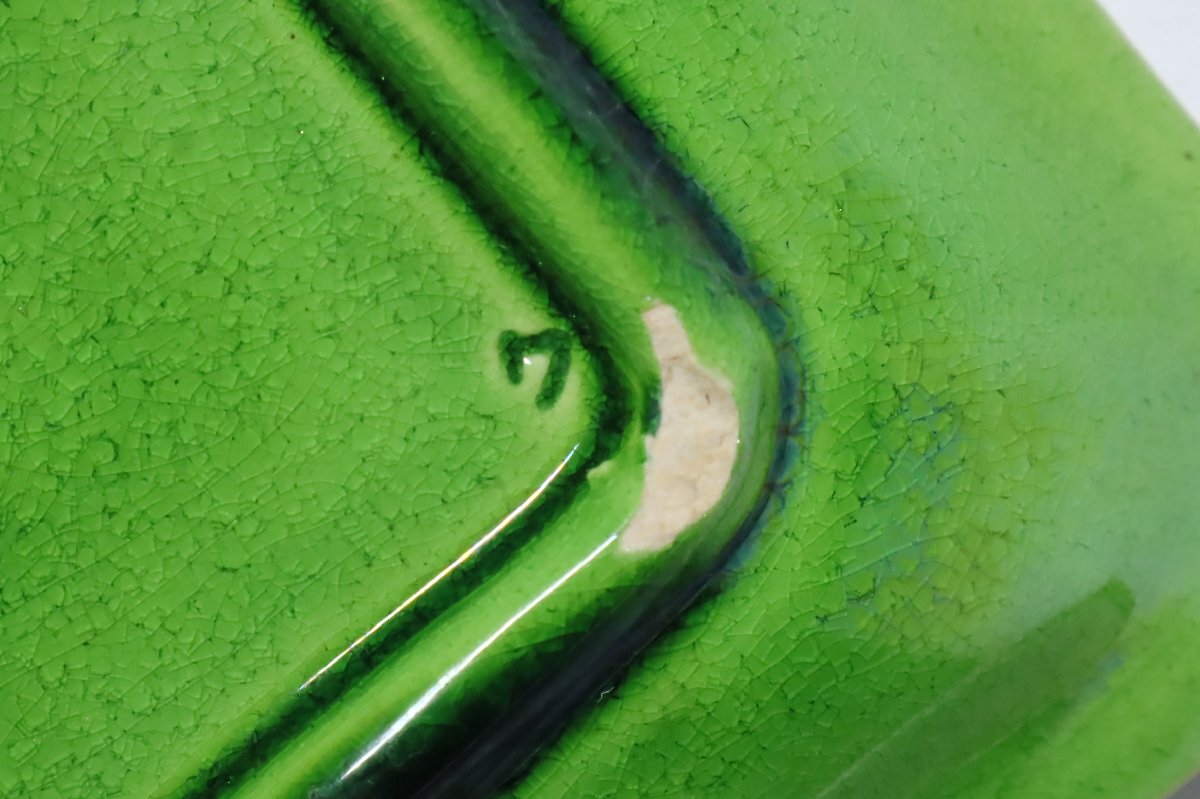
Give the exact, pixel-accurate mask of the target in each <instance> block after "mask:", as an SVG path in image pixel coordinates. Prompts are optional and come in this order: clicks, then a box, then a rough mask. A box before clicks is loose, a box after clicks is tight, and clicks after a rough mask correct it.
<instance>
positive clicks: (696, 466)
mask: <svg viewBox="0 0 1200 799" xmlns="http://www.w3.org/2000/svg"><path fill="white" fill-rule="evenodd" d="M642 319H643V320H644V321H645V323H646V328H647V329H648V330H649V331H650V343H651V345H652V346H653V347H654V356H655V358H657V359H658V364H659V370H660V371H659V374H660V384H661V390H660V397H659V401H658V402H659V420H658V425H657V427H656V428H655V430H654V432H653V433H652V434H651V435H649V436H646V466H645V478H644V481H643V483H642V494H641V496H642V499H641V504H640V505H639V506H638V509H637V512H636V513H635V514H634V516H633V518H632V519H630V520H629V525H628V526H627V527H626V528H625V529H624V530H622V531H621V548H622V549H624V550H625V551H627V552H644V551H654V550H659V549H663V548H664V547H667V546H670V544H671V543H672V542H673V541H674V540H675V539H676V538H677V537H678V536H679V535H680V534H681V533H682V532H684V531H685V530H687V529H688V528H689V527H691V526H692V525H693V524H695V523H696V522H698V521H700V519H701V518H703V517H704V515H705V514H706V513H708V512H709V511H710V510H711V509H712V508H713V506H715V505H716V504H717V502H719V501H720V499H721V497H722V496H724V495H725V489H726V488H727V487H728V485H729V478H730V476H731V475H732V474H733V463H734V460H736V458H737V450H738V433H739V431H740V429H741V425H740V424H739V420H738V409H737V404H736V403H735V402H734V399H733V392H732V390H731V387H730V385H729V381H728V380H725V379H724V378H722V377H721V376H720V375H716V374H713V373H712V372H710V371H708V370H707V369H705V368H704V366H703V365H701V364H700V362H699V361H697V360H696V353H695V352H694V351H693V350H692V347H691V344H690V343H689V342H688V337H687V331H686V330H684V329H683V325H682V324H681V323H680V321H679V314H678V313H677V312H676V311H675V309H674V308H672V307H671V306H669V305H655V306H654V307H653V308H651V309H650V310H648V311H646V312H645V313H644V314H642Z"/></svg>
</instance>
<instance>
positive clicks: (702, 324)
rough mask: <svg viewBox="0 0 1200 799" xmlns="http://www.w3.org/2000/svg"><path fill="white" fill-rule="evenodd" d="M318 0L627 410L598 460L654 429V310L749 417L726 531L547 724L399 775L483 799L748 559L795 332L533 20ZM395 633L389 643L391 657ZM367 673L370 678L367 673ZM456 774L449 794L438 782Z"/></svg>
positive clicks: (602, 631)
mask: <svg viewBox="0 0 1200 799" xmlns="http://www.w3.org/2000/svg"><path fill="white" fill-rule="evenodd" d="M315 5H316V7H317V8H318V9H319V10H320V11H321V12H322V14H323V15H324V16H326V17H327V18H328V20H329V21H330V22H331V24H332V26H333V27H334V29H335V30H336V31H337V32H338V33H339V35H340V38H341V40H342V41H343V43H346V44H348V45H349V46H350V47H351V48H352V49H354V50H356V51H358V52H359V53H360V54H361V56H362V57H363V58H364V59H365V61H366V62H367V63H368V64H370V66H371V68H372V71H373V72H375V73H376V74H377V75H378V76H379V77H380V78H381V79H382V82H383V83H384V84H385V85H386V86H387V87H388V95H389V96H391V97H393V99H398V101H399V103H400V104H401V106H402V109H403V110H402V113H404V114H405V115H407V116H408V117H410V118H412V119H414V120H415V121H416V122H417V127H418V129H419V130H420V131H421V132H422V135H423V137H424V139H425V140H426V141H427V142H430V143H431V144H432V149H434V150H435V151H436V152H437V153H438V155H439V157H440V158H441V160H442V161H443V163H445V164H447V171H448V172H449V173H450V174H451V175H452V176H453V177H454V178H455V180H456V182H458V183H459V185H460V186H462V187H463V189H464V191H465V193H466V194H467V195H468V196H469V197H470V198H471V199H472V200H473V202H474V203H475V205H476V207H477V208H478V209H480V210H481V211H483V213H484V215H485V218H487V219H489V220H490V221H491V227H492V228H493V229H502V230H504V232H505V234H506V237H508V236H511V238H512V239H513V240H514V241H515V242H516V244H517V246H518V247H519V248H520V249H521V250H523V251H524V252H526V253H528V254H529V261H530V262H531V263H534V264H536V265H537V271H538V276H539V277H540V279H541V280H542V282H543V283H544V284H545V285H546V286H547V288H548V290H549V291H550V293H551V295H552V296H553V297H554V298H556V300H557V303H556V304H558V305H559V307H560V308H562V309H564V311H565V312H566V313H567V315H568V316H569V318H570V320H571V322H572V324H573V325H574V326H575V327H576V329H577V331H578V332H579V335H580V338H581V340H583V341H584V343H585V345H586V346H587V347H588V349H589V350H590V352H591V355H592V357H593V358H595V359H596V360H597V363H598V364H599V365H600V367H601V371H602V372H603V374H604V376H605V377H606V378H607V381H608V384H609V388H608V390H607V391H606V394H607V395H608V396H609V398H610V401H612V402H613V405H614V407H619V408H624V409H626V411H625V412H624V413H620V414H618V415H619V416H620V417H621V418H622V420H623V422H622V424H621V425H620V432H619V433H617V434H616V435H610V436H609V437H608V438H604V432H605V431H601V433H602V435H601V438H602V441H601V442H600V443H599V444H598V446H597V451H596V453H595V454H594V455H593V456H592V457H591V458H589V459H588V460H589V464H590V465H595V463H596V462H597V461H598V460H603V459H604V458H605V457H607V456H609V455H612V454H614V453H616V452H617V451H619V450H621V449H624V448H628V447H640V445H641V436H642V435H643V434H646V433H649V432H651V430H652V426H653V425H652V420H653V419H654V418H655V416H656V412H657V409H656V405H655V402H654V400H653V397H654V396H655V393H656V387H657V366H656V364H655V362H654V359H653V355H652V353H651V352H650V348H649V346H648V337H647V334H646V332H645V330H644V329H643V328H642V326H641V322H640V314H641V312H642V311H644V310H646V308H647V307H648V305H649V304H651V303H652V302H666V303H669V304H671V305H672V306H674V307H677V308H678V309H679V310H680V312H681V313H682V314H683V317H684V323H685V326H687V328H688V330H689V334H691V335H692V336H693V337H695V338H697V339H698V340H700V341H701V342H702V343H703V342H704V339H705V336H706V334H708V337H709V342H708V343H709V349H708V350H707V352H705V351H704V350H703V348H701V349H702V354H706V355H709V356H711V357H712V358H714V359H715V360H716V362H717V365H718V366H719V367H723V371H725V372H726V373H727V374H729V376H730V377H731V378H732V379H733V382H734V384H735V390H736V391H737V392H739V393H738V400H739V402H738V405H739V408H741V409H742V412H743V417H744V418H743V425H742V426H743V441H744V442H745V443H744V445H743V447H742V452H741V457H740V459H739V464H740V467H739V471H738V472H737V474H736V475H735V479H734V482H733V484H732V486H731V489H730V492H729V495H730V497H731V499H730V500H729V503H728V504H729V505H730V506H731V508H732V509H731V510H729V511H728V512H727V513H726V514H725V516H724V519H725V520H726V521H725V522H724V523H723V526H722V527H721V529H718V530H715V531H712V532H711V534H710V535H708V536H706V537H705V538H703V539H700V540H698V541H696V542H694V543H693V544H691V545H689V548H688V549H686V550H684V551H682V552H681V554H680V556H679V557H678V558H677V560H678V563H677V564H676V565H675V566H673V567H672V569H673V571H672V572H671V573H664V574H662V575H661V579H660V580H658V581H656V584H655V585H653V586H652V587H651V588H650V589H648V590H646V591H642V592H640V593H638V594H637V595H635V596H632V597H630V598H628V599H626V600H622V601H621V602H620V603H618V605H617V606H616V607H615V608H614V609H613V611H612V613H611V614H610V618H609V621H608V622H606V623H604V624H601V625H599V626H598V627H597V628H596V630H595V632H594V634H592V635H590V636H588V642H587V643H588V645H587V646H585V647H583V648H582V649H580V648H577V649H576V650H575V651H574V652H573V654H572V655H571V656H570V657H569V658H568V660H567V661H564V662H563V663H562V664H560V666H561V667H560V668H558V669H556V673H557V674H559V675H571V680H570V681H569V682H570V684H569V685H566V684H564V683H563V681H562V680H561V679H558V680H552V681H549V682H548V683H547V686H546V690H544V691H542V692H541V693H540V695H534V696H533V697H530V698H527V699H528V701H527V704H526V706H525V710H526V713H525V716H527V715H528V710H529V709H530V708H540V709H541V710H542V711H544V712H542V713H541V714H540V716H541V717H540V718H539V719H537V723H532V724H529V723H526V724H523V725H522V732H521V734H520V735H514V734H513V733H512V731H511V729H509V728H510V727H511V721H512V720H516V719H519V718H523V716H522V713H520V712H515V713H512V714H509V715H510V719H509V722H510V723H509V724H508V726H507V727H506V726H505V721H506V720H504V719H501V720H500V721H499V722H497V725H496V726H494V727H488V728H487V729H488V731H489V732H488V733H487V734H485V735H483V736H481V738H480V739H479V740H477V741H476V743H475V744H473V745H471V746H468V747H467V748H466V750H465V754H464V755H463V756H462V757H461V758H458V759H456V762H461V763H462V764H464V765H468V764H469V765H470V766H471V767H470V768H469V769H468V768H461V769H454V768H448V769H442V768H441V765H442V764H443V762H444V761H443V758H446V757H449V758H452V759H455V755H454V754H453V753H454V749H455V745H453V744H449V745H446V746H442V747H440V749H439V751H440V752H441V754H440V755H439V756H437V757H431V758H427V759H426V761H427V762H423V763H421V764H419V766H418V768H417V771H416V772H412V771H411V770H410V772H409V773H408V774H407V775H405V776H404V777H403V781H404V784H406V785H407V786H409V788H411V787H412V786H414V785H417V784H421V783H424V784H425V785H426V788H427V790H428V791H430V792H431V793H432V794H443V795H448V794H447V792H449V793H451V794H456V795H457V794H459V793H462V792H463V791H468V792H470V791H469V790H468V788H469V786H467V785H464V784H463V783H462V775H465V774H468V773H472V774H475V775H477V776H478V775H482V774H486V775H488V777H487V779H480V780H478V785H479V787H480V788H483V786H485V785H487V784H490V783H492V782H494V780H495V779H496V778H498V777H499V776H501V775H502V774H503V773H505V772H506V771H507V770H510V769H511V768H513V767H515V766H516V765H519V763H520V762H521V760H523V758H524V757H525V756H526V755H528V753H529V751H531V750H532V748H533V747H534V746H536V744H537V743H538V742H539V741H540V740H543V739H544V738H545V737H546V736H548V735H550V734H552V732H553V730H554V729H556V728H557V726H558V725H559V724H561V723H562V721H563V720H565V718H566V717H567V714H568V712H569V709H570V707H571V706H573V705H574V704H575V703H577V702H578V699H579V696H580V693H579V692H580V691H586V690H589V686H592V685H594V684H595V683H596V682H597V681H602V680H603V679H606V678H607V677H606V675H608V674H609V673H610V672H611V671H612V669H613V668H614V667H616V666H619V664H620V663H622V662H624V661H625V660H627V659H628V658H629V657H630V656H632V654H633V653H635V652H636V651H638V650H639V649H640V648H641V647H642V646H644V645H645V644H646V643H648V642H649V641H650V640H651V639H652V638H653V637H654V636H655V635H656V634H657V633H658V632H659V631H660V630H661V629H662V628H663V627H664V626H665V625H666V624H667V623H669V621H670V620H671V619H672V618H674V617H675V616H677V615H678V613H679V612H680V611H681V610H682V609H683V608H685V607H686V606H687V605H688V604H689V603H690V602H691V601H692V600H693V598H694V597H695V596H696V594H697V593H698V592H699V591H700V590H701V589H702V588H703V587H704V585H706V584H707V583H708V581H709V579H710V578H711V576H712V575H713V574H714V572H715V571H716V570H718V569H719V568H720V567H721V566H722V564H724V563H726V562H727V561H728V559H729V557H730V556H731V555H732V554H733V553H734V552H735V551H736V550H737V549H738V548H739V547H740V545H741V543H742V541H743V540H744V539H745V537H746V536H748V535H749V534H750V532H751V531H752V530H753V529H754V527H755V525H756V523H757V520H758V518H759V517H760V516H761V514H762V512H763V509H764V507H765V505H766V502H767V501H768V499H769V498H770V489H769V487H770V486H771V485H772V484H774V483H775V482H777V481H778V479H779V477H780V475H781V474H782V472H783V470H784V469H785V468H786V465H787V464H786V459H787V452H788V451H789V450H788V447H787V442H788V440H789V434H790V433H791V431H792V430H793V428H794V427H795V424H796V420H797V419H798V417H799V411H800V408H799V389H798V386H799V370H798V368H797V367H796V365H795V351H794V348H793V347H792V345H791V338H790V336H789V334H788V331H787V324H786V320H785V319H784V317H783V315H782V313H781V312H780V310H779V308H778V306H777V305H775V304H774V303H773V302H772V300H771V298H770V296H769V294H768V293H767V292H766V291H765V290H764V289H763V288H762V287H761V286H759V285H758V284H757V283H756V282H755V281H754V279H753V277H752V275H751V270H750V269H749V266H748V264H747V262H746V258H745V255H744V252H743V251H742V249H741V247H740V244H739V243H738V241H737V239H736V237H735V236H734V235H733V234H732V233H731V232H730V230H729V228H728V226H727V225H725V223H724V222H723V220H721V219H720V217H719V216H718V215H717V214H716V212H715V211H714V209H713V207H712V204H711V202H710V201H709V200H708V198H707V197H706V195H704V193H703V192H701V191H700V190H699V189H698V188H697V187H696V186H695V185H694V183H692V182H691V181H690V180H689V179H687V178H686V177H685V176H684V174H683V172H682V171H681V170H679V169H678V168H677V167H676V166H675V165H674V162H673V161H672V159H671V158H670V157H669V156H668V155H667V154H666V152H665V151H664V150H663V149H662V148H661V147H660V146H659V145H658V142H657V140H656V139H655V137H654V136H653V135H652V134H651V133H650V132H649V131H648V130H647V129H646V128H645V126H644V125H642V123H641V122H640V121H639V120H638V119H637V117H636V116H635V115H633V114H632V113H631V112H630V111H629V110H628V107H627V106H626V105H625V104H624V103H622V102H621V101H620V99H619V97H618V96H617V95H616V94H615V93H614V92H613V91H612V90H611V88H610V87H609V86H608V84H607V83H606V82H605V81H603V79H601V78H600V77H599V76H598V75H597V73H596V72H595V70H594V69H592V67H591V66H590V64H589V63H588V62H587V59H586V58H584V57H583V56H582V55H581V54H580V53H579V51H578V49H577V48H575V47H574V46H573V44H572V43H571V42H570V40H569V39H567V38H566V37H565V36H564V35H563V34H562V32H561V31H560V30H559V29H558V28H557V26H556V25H554V24H553V22H552V21H551V20H549V18H548V17H547V16H546V15H545V14H544V12H543V11H542V10H541V9H540V8H539V7H538V6H536V5H535V4H534V3H530V2H501V0H477V2H473V3H470V4H461V3H458V2H445V1H444V0H443V1H439V0H323V2H318V3H316V4H315ZM561 131H566V132H567V133H568V134H569V135H567V136H562V135H560V133H561ZM709 331H720V335H719V336H715V338H719V339H726V340H728V341H730V342H733V347H734V352H733V353H732V354H730V353H728V352H726V353H724V355H725V356H727V358H728V360H727V361H725V362H723V363H722V362H721V357H722V353H721V352H720V350H719V348H718V349H713V344H712V339H713V338H714V336H713V335H711V334H710V333H709ZM510 343H511V342H510ZM501 346H502V348H503V346H504V345H503V343H502V345H501ZM739 370H740V371H739ZM562 501H569V495H564V496H563V500H562ZM406 629H407V627H406ZM403 638H404V636H398V635H392V636H391V637H390V638H389V640H390V641H393V642H394V645H395V646H399V645H402V644H403ZM598 643H602V644H603V646H601V647H599V648H598V647H597V644H598ZM389 652H390V649H388V650H386V651H385V650H380V651H379V652H378V653H375V654H377V656H378V657H386V656H388V654H389ZM360 665H361V667H362V668H368V669H369V668H370V665H371V660H370V659H366V660H364V661H362V663H361V664H360ZM348 673H349V672H348ZM352 673H358V671H354V672H352ZM348 688H349V682H348V681H347V679H341V680H339V681H338V682H337V684H336V685H334V684H330V685H328V686H322V687H321V690H320V691H316V692H313V693H312V694H311V696H302V697H300V700H299V701H301V702H303V703H307V704H306V705H305V710H304V712H299V711H297V712H296V713H294V714H293V716H292V717H291V721H292V722H296V723H289V724H286V725H278V726H276V727H275V728H273V729H271V730H269V731H268V735H266V736H265V738H271V739H275V741H274V742H272V743H270V744H269V745H267V742H266V741H265V740H264V742H263V743H264V746H263V748H262V749H261V751H260V756H265V755H267V754H269V753H270V752H271V751H274V749H275V748H276V747H277V746H278V745H280V744H282V742H283V740H282V739H283V738H285V737H286V736H287V735H288V734H289V733H290V732H291V731H293V730H294V729H295V728H296V726H297V724H299V723H301V722H302V721H303V720H304V719H308V718H312V717H314V716H315V715H316V714H318V713H320V712H321V710H322V708H323V707H325V706H327V705H328V704H330V703H332V702H333V701H334V700H335V699H336V698H337V696H338V695H339V694H340V693H342V692H343V691H345V690H346V689H348ZM486 726H487V725H485V727H486ZM489 735H490V736H491V737H490V738H489ZM501 740H503V741H507V742H508V745H507V746H506V747H505V748H504V750H503V752H502V753H501V756H499V757H498V756H496V754H495V752H496V747H495V745H494V743H495V742H496V741H501ZM489 742H490V745H489ZM463 743H464V744H465V742H463ZM250 748H253V747H250ZM257 759H261V758H260V757H255V758H248V757H246V756H242V757H239V756H235V757H234V760H233V761H232V762H230V763H228V764H226V765H227V766H229V767H228V768H218V769H217V770H216V771H215V772H214V773H213V774H212V775H211V777H210V779H209V780H208V781H207V783H206V788H205V791H204V792H206V793H207V792H218V791H220V790H222V789H223V788H225V787H226V786H229V785H231V784H235V783H237V782H238V781H240V780H241V779H242V778H243V777H244V776H245V773H246V771H247V770H249V769H250V768H253V766H254V761H255V760H257ZM418 772H419V773H418ZM447 774H452V775H454V779H452V780H450V782H447V781H446V775H447ZM394 776H395V775H389V773H388V770H387V769H386V768H380V769H374V770H371V769H366V770H363V771H362V772H361V773H360V775H359V776H356V777H355V779H354V780H350V781H347V780H340V781H335V782H334V783H331V784H330V785H328V786H327V787H326V789H323V790H322V792H323V793H324V792H328V793H332V794H339V795H340V794H349V793H355V792H357V791H359V790H364V791H370V790H374V789H375V788H376V787H378V785H379V784H380V781H381V780H383V781H385V782H386V781H387V780H389V779H391V778H393V777H394ZM414 780H415V781H414ZM439 786H441V787H439Z"/></svg>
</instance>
